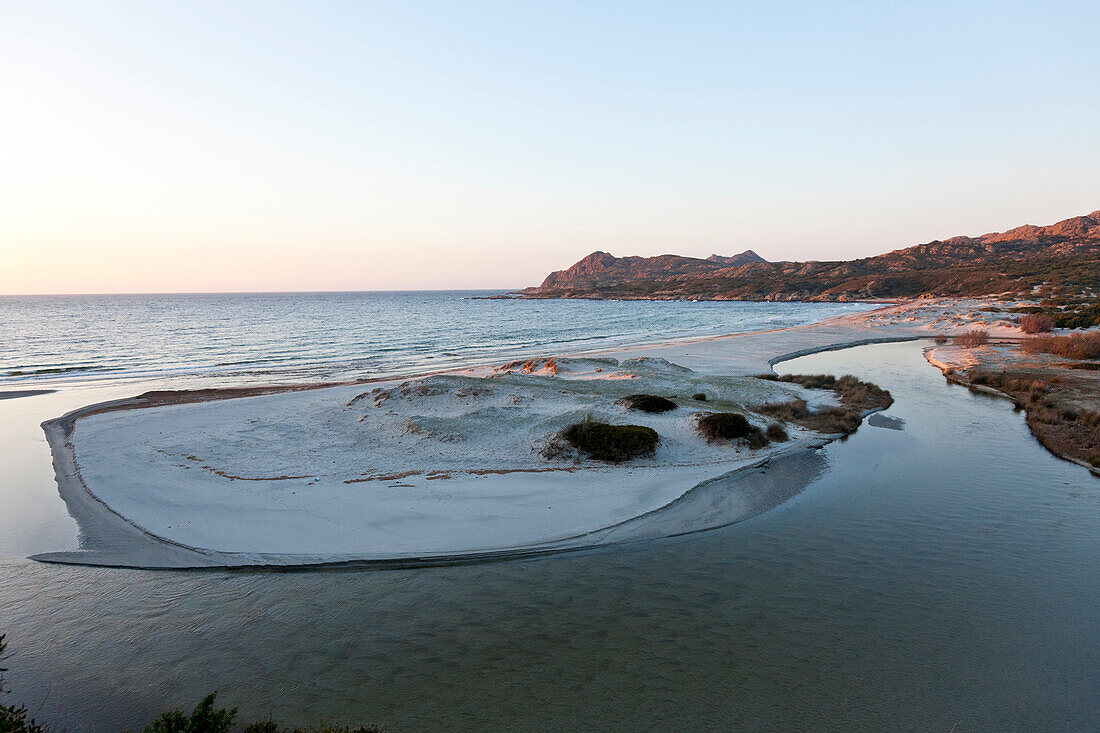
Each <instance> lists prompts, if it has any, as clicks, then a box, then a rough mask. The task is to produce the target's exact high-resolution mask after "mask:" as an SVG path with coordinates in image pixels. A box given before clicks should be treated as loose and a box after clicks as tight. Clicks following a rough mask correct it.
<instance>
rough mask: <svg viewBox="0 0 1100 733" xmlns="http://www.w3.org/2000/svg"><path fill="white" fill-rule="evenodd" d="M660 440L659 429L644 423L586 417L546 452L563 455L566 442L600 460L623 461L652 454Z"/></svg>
mask: <svg viewBox="0 0 1100 733" xmlns="http://www.w3.org/2000/svg"><path fill="white" fill-rule="evenodd" d="M659 440H660V436H658V435H657V431H656V430H654V429H653V428H647V427H645V426H644V425H611V424H610V423H605V422H601V421H599V420H593V419H591V418H588V417H586V418H585V419H584V420H582V421H581V422H579V423H574V424H572V425H570V426H569V427H567V428H565V429H564V430H562V431H561V432H559V433H558V434H557V435H556V436H554V438H552V439H551V441H550V444H549V445H548V446H547V447H548V450H546V451H543V454H544V455H547V456H548V457H553V456H556V455H560V453H561V451H560V446H561V444H562V443H565V444H567V445H570V446H572V447H573V448H576V449H577V450H579V451H580V452H581V453H583V454H584V455H586V456H587V457H589V458H594V459H596V460H597V461H607V462H609V463H621V462H623V461H627V460H630V459H631V458H638V457H640V456H646V455H651V454H652V453H653V451H655V450H656V449H657V443H658V441H659Z"/></svg>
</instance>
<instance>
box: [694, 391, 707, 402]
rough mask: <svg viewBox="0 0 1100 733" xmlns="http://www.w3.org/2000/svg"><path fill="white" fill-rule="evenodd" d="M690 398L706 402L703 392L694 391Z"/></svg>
mask: <svg viewBox="0 0 1100 733" xmlns="http://www.w3.org/2000/svg"><path fill="white" fill-rule="evenodd" d="M691 399H693V400H695V401H696V402H706V401H707V395H706V393H705V392H696V393H695V394H693V395H692V396H691Z"/></svg>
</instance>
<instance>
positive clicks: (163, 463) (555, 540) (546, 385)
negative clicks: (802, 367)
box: [36, 300, 1019, 567]
mask: <svg viewBox="0 0 1100 733" xmlns="http://www.w3.org/2000/svg"><path fill="white" fill-rule="evenodd" d="M988 307H989V304H988V303H985V302H981V301H945V300H918V301H910V302H905V303H900V304H894V305H888V306H884V307H883V308H880V309H877V310H873V311H868V312H865V313H860V314H856V315H850V316H843V317H838V318H832V319H827V320H825V321H821V322H819V323H815V324H812V325H809V326H801V327H796V328H789V329H781V330H776V331H766V332H754V333H746V334H734V335H729V336H722V337H714V338H707V339H699V340H692V341H680V342H675V343H668V344H661V345H654V346H639V347H634V348H629V349H615V350H607V351H602V352H589V353H585V354H576V355H573V356H571V357H562V356H560V355H547V357H546V358H544V359H540V360H535V361H533V362H530V363H526V364H524V363H513V364H493V365H484V366H480V367H472V368H468V369H465V370H461V371H457V372H447V373H439V374H433V375H424V376H420V377H410V378H407V379H394V380H386V381H382V382H377V383H372V384H363V383H351V384H340V385H323V386H316V385H314V386H311V387H310V388H308V389H307V388H303V386H301V385H298V386H295V387H292V388H286V389H282V390H280V389H273V388H264V389H261V390H256V391H254V392H243V393H242V392H226V393H216V392H207V393H204V394H193V395H187V394H186V393H184V394H182V395H180V394H175V395H169V396H166V395H158V396H151V397H149V398H146V399H145V400H122V401H119V402H116V403H112V404H107V405H93V406H89V407H86V408H82V409H81V410H77V411H75V412H73V413H70V414H68V415H66V416H64V417H61V418H58V419H56V420H51V421H48V422H47V423H45V424H44V426H43V427H44V429H45V430H46V434H47V437H48V439H49V441H50V445H51V448H52V450H53V454H54V465H55V470H56V472H57V477H58V483H59V486H60V491H61V494H62V497H63V498H64V499H65V501H66V503H67V505H68V506H69V508H70V512H71V513H72V514H73V515H74V517H76V518H77V520H78V522H80V524H81V528H82V532H83V535H84V538H85V542H84V545H83V549H82V550H81V551H77V552H63V553H49V554H45V555H39V556H36V559H39V560H43V561H50V562H69V563H87V564H100V565H112V566H131V567H211V566H235V565H308V564H316V563H341V562H357V563H367V564H370V563H375V564H381V565H387V564H390V565H392V564H400V565H410V564H412V565H415V564H435V563H453V562H470V561H476V560H483V559H494V558H506V557H516V556H524V555H530V554H538V553H546V552H561V551H565V550H571V549H581V548H586V547H593V546H599V545H606V544H611V543H615V542H629V541H635V540H638V539H644V538H648V537H652V536H660V535H673V534H681V533H684V532H690V531H698V530H700V529H707V528H709V527H713V526H721V525H722V524H728V523H731V522H734V521H738V520H740V519H744V518H747V517H749V516H753V515H755V514H757V513H759V512H761V511H766V510H767V509H768V508H770V507H771V506H774V505H775V504H777V503H779V502H781V501H782V500H784V498H785V497H787V496H789V495H790V491H791V490H792V487H794V488H793V490H797V487H798V486H799V485H802V484H804V483H805V482H806V481H808V480H809V478H810V477H812V475H813V471H814V467H813V459H812V457H811V456H812V455H813V451H814V449H815V448H818V447H820V446H822V445H824V444H825V443H827V442H828V441H829V440H831V439H833V438H835V437H836V436H830V435H822V434H820V433H815V432H812V431H809V430H803V429H794V430H792V434H791V440H790V441H789V442H785V443H774V444H772V445H769V446H767V447H765V448H763V449H760V450H751V449H748V448H745V447H736V446H730V445H712V444H708V443H706V442H704V441H701V440H699V439H698V436H696V435H695V434H694V432H693V430H692V426H693V419H694V416H695V415H697V414H698V413H700V412H705V411H708V410H715V409H736V410H738V411H742V412H745V413H746V414H748V415H750V417H751V418H752V419H753V420H756V421H758V422H759V421H761V420H763V419H764V418H762V417H761V416H759V415H755V414H754V413H752V411H751V408H752V406H753V405H759V404H761V403H770V402H782V401H784V400H789V399H792V398H803V399H807V400H808V401H809V402H810V403H811V406H816V407H827V406H828V405H829V404H830V400H831V396H830V395H829V393H823V392H821V391H819V390H805V389H803V388H801V387H798V386H797V385H791V384H782V383H776V382H771V381H766V380H761V379H756V378H754V377H753V376H752V375H757V374H764V373H769V372H770V371H771V367H772V365H774V364H777V363H779V362H781V361H783V360H784V359H789V358H793V357H796V356H800V355H804V354H809V353H814V352H818V351H824V350H831V349H839V348H845V347H848V346H853V345H858V344H866V343H875V342H882V341H898V340H908V339H919V338H928V337H931V336H934V335H937V334H941V333H943V334H947V335H951V334H955V333H959V332H962V331H966V330H970V329H972V328H979V327H980V328H983V329H985V330H988V331H989V332H990V333H991V334H992V335H994V336H999V337H1005V338H1014V337H1018V336H1019V330H1018V328H1017V327H1016V326H1015V325H1014V324H1013V323H1011V322H1010V321H1008V320H1007V319H1005V318H1003V317H1002V316H1001V314H1000V313H998V312H996V311H993V310H983V309H985V308H988ZM551 356H553V357H554V358H553V359H550V357H551ZM638 392H642V393H654V394H668V395H678V396H679V398H678V402H679V404H678V407H677V409H675V410H673V411H671V412H668V413H663V414H659V415H649V414H643V413H638V412H635V411H630V412H629V413H627V411H625V410H624V409H623V408H620V407H616V406H615V401H616V400H617V399H619V398H621V397H623V396H625V395H628V394H631V393H638ZM697 393H703V394H706V395H707V396H708V401H707V402H706V403H696V402H692V401H691V400H690V399H688V398H686V397H685V396H686V395H692V394H697ZM588 414H592V415H594V416H597V417H600V418H603V419H606V420H608V421H610V422H615V423H624V422H629V423H633V424H641V425H646V426H648V427H652V428H653V429H655V430H657V432H658V434H659V435H660V436H661V443H660V446H659V448H658V450H657V451H656V453H655V454H654V455H653V456H651V457H647V458H642V459H638V460H636V461H634V462H631V463H629V464H626V465H614V466H613V465H608V464H605V463H601V462H598V461H593V460H588V459H577V460H574V461H571V462H561V461H554V460H550V459H547V458H545V457H543V456H542V455H541V453H540V448H541V447H542V445H543V443H544V442H545V440H546V438H547V436H549V435H552V434H553V433H555V432H556V431H557V430H559V429H561V428H562V427H564V426H565V425H567V424H569V423H571V422H575V421H576V420H578V419H581V418H582V417H583V416H585V415H588ZM763 424H764V423H763V422H760V426H761V427H763ZM757 469H761V470H757ZM761 475H763V476H770V477H771V478H768V479H767V480H762V479H759V478H753V479H752V480H749V479H748V477H750V476H751V477H758V476H761ZM779 476H782V477H783V478H782V481H778V479H777V478H776V477H779ZM719 493H721V496H722V497H723V500H722V501H721V502H717V503H716V502H714V501H711V500H710V499H713V498H714V497H715V496H717V495H718V494H719ZM716 506H718V507H719V509H717V510H716V509H715V507H716Z"/></svg>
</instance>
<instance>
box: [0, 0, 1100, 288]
mask: <svg viewBox="0 0 1100 733" xmlns="http://www.w3.org/2000/svg"><path fill="white" fill-rule="evenodd" d="M1098 27H1100V4H1098V3H1091V2H1090V3H1085V2H1081V3H1053V4H1051V3H1028V4H1021V3H1006V2H998V3H967V4H965V5H964V6H962V7H959V5H958V4H956V3H946V2H942V3H924V4H917V3H906V4H902V3H774V2H769V3H741V4H737V3H690V4H689V3H662V4H657V3H600V4H596V3H561V2H557V3H539V4H536V3H520V2H500V3H457V2H456V3H415V2H398V3H385V4H383V3H366V2H347V3H317V2H309V3H306V2H302V3H274V2H255V3H244V2H237V3H226V2H209V3H199V2H179V3H159V2H141V3H115V2H108V3H91V2H79V3H55V2H39V1H35V2H26V3H13V2H0V69H2V72H0V105H2V109H3V111H2V112H0V136H2V137H0V139H2V140H3V145H2V146H0V255H2V256H3V259H4V261H5V262H6V263H7V266H6V267H3V268H0V293H2V292H118V291H131V292H132V291H142V292H146V291H160V290H167V291H190V290H200V291H201V290H271V289H277V290H299V289H303V290H311V289H390V288H394V289H404V288H417V287H423V288H437V287H519V286H523V285H529V284H533V283H537V282H538V281H539V280H541V278H542V277H543V275H545V274H546V272H548V271H549V270H551V269H557V268H561V267H565V266H567V265H569V264H570V263H572V262H573V261H575V260H576V259H578V258H580V257H581V256H583V255H585V254H587V253H588V252H590V251H592V250H595V249H603V250H608V251H611V252H612V253H614V254H617V255H626V254H644V255H652V254H660V253H663V252H677V253H681V254H689V255H698V256H706V255H708V254H710V253H711V252H720V253H732V252H737V251H740V250H743V249H746V248H752V249H755V250H757V251H758V252H759V253H760V254H762V255H763V256H764V257H767V258H768V259H810V258H812V259H837V258H848V257H854V256H864V255H870V254H876V253H878V252H882V251H886V250H890V249H894V248H897V247H901V246H906V245H908V244H913V243H916V242H920V241H927V240H930V239H934V238H938V237H947V236H951V235H954V234H962V233H966V234H978V233H982V232H987V231H992V230H997V229H1004V228H1008V227H1011V226H1015V225H1018V224H1023V223H1037V224H1041V223H1049V222H1051V221H1055V220H1058V219H1062V218H1066V217H1068V216H1073V215H1076V214H1082V213H1087V212H1089V211H1093V210H1095V209H1100V51H1098V50H1097V48H1098V45H1097V40H1096V28H1098Z"/></svg>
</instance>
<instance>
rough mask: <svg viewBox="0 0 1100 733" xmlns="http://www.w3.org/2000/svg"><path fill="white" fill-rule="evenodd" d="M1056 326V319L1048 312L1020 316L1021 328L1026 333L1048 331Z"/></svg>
mask: <svg viewBox="0 0 1100 733" xmlns="http://www.w3.org/2000/svg"><path fill="white" fill-rule="evenodd" d="M1052 328H1054V319H1053V318H1051V317H1050V316H1048V315H1047V314H1046V313H1028V314H1027V315H1025V316H1022V317H1021V318H1020V330H1021V331H1023V332H1024V333H1046V332H1047V331H1050V330H1051V329H1052Z"/></svg>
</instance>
